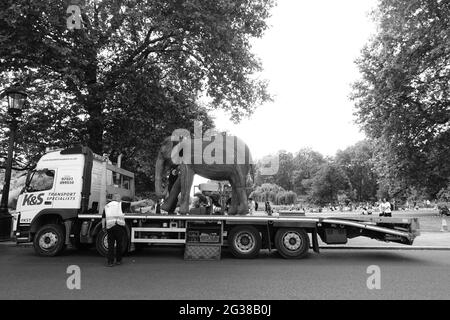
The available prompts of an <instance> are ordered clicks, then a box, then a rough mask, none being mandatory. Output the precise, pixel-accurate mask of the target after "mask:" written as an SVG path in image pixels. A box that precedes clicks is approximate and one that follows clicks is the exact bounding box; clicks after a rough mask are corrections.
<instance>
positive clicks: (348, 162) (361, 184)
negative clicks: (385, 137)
mask: <svg viewBox="0 0 450 320" xmlns="http://www.w3.org/2000/svg"><path fill="white" fill-rule="evenodd" d="M335 160H336V163H337V164H338V165H339V166H340V167H341V168H342V169H343V170H344V172H345V173H346V175H347V177H348V178H349V179H350V182H351V184H352V186H353V188H355V189H354V191H355V197H354V200H357V201H359V202H362V201H374V200H376V192H377V187H378V183H377V175H376V173H375V166H374V145H373V143H372V142H371V141H369V140H363V141H360V142H358V143H356V144H355V145H353V146H350V147H348V148H347V149H345V150H339V151H338V152H337V153H336V157H335Z"/></svg>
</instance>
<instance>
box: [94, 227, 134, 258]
mask: <svg viewBox="0 0 450 320" xmlns="http://www.w3.org/2000/svg"><path fill="white" fill-rule="evenodd" d="M127 245H128V240H127V237H126V236H125V237H124V238H123V242H122V254H124V253H125V252H126V251H127ZM95 248H96V249H97V252H98V253H99V254H100V255H102V256H104V257H106V255H107V254H108V234H107V232H106V230H100V232H99V233H98V234H97V237H96V238H95Z"/></svg>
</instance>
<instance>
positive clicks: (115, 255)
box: [102, 194, 126, 267]
mask: <svg viewBox="0 0 450 320" xmlns="http://www.w3.org/2000/svg"><path fill="white" fill-rule="evenodd" d="M123 206H124V203H123V202H121V196H120V194H114V195H113V198H112V201H111V202H109V203H108V204H107V205H106V206H105V210H104V211H103V216H102V227H103V229H106V232H107V234H108V254H107V259H108V261H107V265H108V267H112V266H114V259H116V265H120V264H121V263H122V250H123V247H122V246H123V244H124V240H125V239H126V229H125V215H124V214H123Z"/></svg>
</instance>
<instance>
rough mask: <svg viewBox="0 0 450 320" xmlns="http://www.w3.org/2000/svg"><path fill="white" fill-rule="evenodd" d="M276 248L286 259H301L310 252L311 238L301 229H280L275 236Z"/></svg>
mask: <svg viewBox="0 0 450 320" xmlns="http://www.w3.org/2000/svg"><path fill="white" fill-rule="evenodd" d="M275 247H276V248H277V250H278V252H279V253H280V255H281V256H282V257H283V258H285V259H300V258H303V257H305V256H306V254H307V253H308V250H309V237H308V234H307V233H306V231H305V230H303V229H301V228H280V229H278V231H277V233H276V234H275Z"/></svg>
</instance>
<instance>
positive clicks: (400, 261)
mask: <svg viewBox="0 0 450 320" xmlns="http://www.w3.org/2000/svg"><path fill="white" fill-rule="evenodd" d="M104 262H105V261H104V259H103V258H102V257H99V256H97V254H96V253H95V251H88V252H78V251H68V252H66V253H65V254H64V255H62V256H59V257H54V258H41V257H37V256H35V255H34V252H33V250H32V248H29V247H15V246H12V245H4V244H0V288H1V290H0V298H1V299H164V300H169V299H200V300H203V299H238V300H251V299H394V298H395V299H449V298H450V255H449V253H448V251H424V250H417V251H396V250H395V251H392V250H391V251H380V250H374V251H368V250H366V251H361V250H323V251H322V252H321V254H320V255H318V254H314V253H311V254H310V255H309V256H308V257H307V258H306V259H303V260H284V259H281V258H279V257H278V255H277V254H276V253H275V252H273V253H272V254H269V253H268V252H267V251H265V252H262V253H261V254H260V256H259V258H258V259H254V260H238V259H234V258H232V257H231V255H230V254H229V253H228V252H223V253H222V260H220V261H184V260H183V252H182V250H181V249H180V248H147V249H145V250H144V251H143V252H140V253H134V254H132V255H130V256H127V257H126V258H125V260H124V264H123V265H121V266H115V267H113V268H107V267H105V266H104ZM70 265H77V266H79V267H80V271H81V281H80V284H81V289H80V290H77V289H73V290H69V289H68V288H67V285H66V281H67V278H68V277H69V276H70V274H67V273H66V271H67V267H68V266H70ZM371 265H377V266H379V268H380V273H381V281H380V284H381V288H380V289H372V290H369V289H368V287H367V278H368V277H369V276H370V274H368V273H367V268H368V267H369V266H371Z"/></svg>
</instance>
